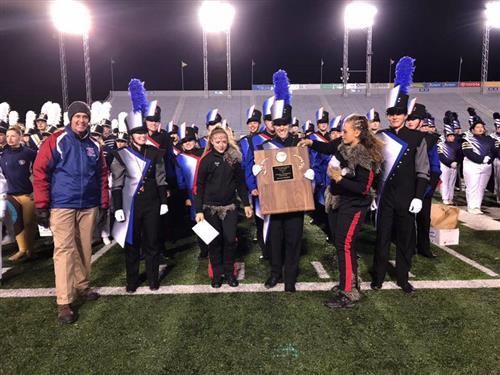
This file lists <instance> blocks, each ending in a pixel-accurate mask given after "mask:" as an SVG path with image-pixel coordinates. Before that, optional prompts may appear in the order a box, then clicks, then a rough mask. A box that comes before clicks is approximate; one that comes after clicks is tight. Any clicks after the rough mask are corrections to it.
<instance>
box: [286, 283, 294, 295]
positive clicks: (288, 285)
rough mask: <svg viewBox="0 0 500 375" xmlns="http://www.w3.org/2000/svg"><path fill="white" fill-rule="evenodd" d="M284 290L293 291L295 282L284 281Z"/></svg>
mask: <svg viewBox="0 0 500 375" xmlns="http://www.w3.org/2000/svg"><path fill="white" fill-rule="evenodd" d="M285 292H288V293H295V283H286V284H285Z"/></svg>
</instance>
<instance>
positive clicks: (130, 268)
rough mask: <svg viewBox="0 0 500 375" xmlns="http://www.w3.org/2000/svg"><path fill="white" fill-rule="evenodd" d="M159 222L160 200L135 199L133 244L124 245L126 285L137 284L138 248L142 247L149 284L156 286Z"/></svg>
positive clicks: (158, 258)
mask: <svg viewBox="0 0 500 375" xmlns="http://www.w3.org/2000/svg"><path fill="white" fill-rule="evenodd" d="M159 223H160V201H159V200H155V201H151V200H140V199H136V202H135V204H134V228H133V231H134V244H133V245H132V246H129V245H127V246H126V247H125V266H126V270H127V285H130V286H134V285H138V284H139V263H140V249H141V248H142V252H143V254H144V258H145V261H146V275H147V278H148V283H149V286H151V287H156V286H158V283H159V280H158V277H159V268H160V246H159V237H158V234H159Z"/></svg>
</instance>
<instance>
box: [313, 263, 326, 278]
mask: <svg viewBox="0 0 500 375" xmlns="http://www.w3.org/2000/svg"><path fill="white" fill-rule="evenodd" d="M311 264H312V266H313V267H314V269H315V270H316V273H317V274H318V277H319V278H320V279H329V278H330V275H329V274H328V272H326V270H325V267H323V265H322V264H321V262H316V261H315V262H311Z"/></svg>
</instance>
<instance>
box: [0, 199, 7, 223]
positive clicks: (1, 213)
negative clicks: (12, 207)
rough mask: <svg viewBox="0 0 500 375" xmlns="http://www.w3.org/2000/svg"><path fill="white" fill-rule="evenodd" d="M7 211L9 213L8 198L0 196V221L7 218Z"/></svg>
mask: <svg viewBox="0 0 500 375" xmlns="http://www.w3.org/2000/svg"><path fill="white" fill-rule="evenodd" d="M5 211H7V196H6V195H5V194H2V195H0V221H1V220H3V219H4V218H5Z"/></svg>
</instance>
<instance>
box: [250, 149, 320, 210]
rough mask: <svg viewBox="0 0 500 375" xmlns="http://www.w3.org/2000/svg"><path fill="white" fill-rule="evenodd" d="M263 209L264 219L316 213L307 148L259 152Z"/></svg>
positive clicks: (261, 205)
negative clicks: (306, 173) (281, 215)
mask: <svg viewBox="0 0 500 375" xmlns="http://www.w3.org/2000/svg"><path fill="white" fill-rule="evenodd" d="M254 155H255V164H256V165H260V166H262V172H260V173H259V174H258V175H257V183H258V189H259V197H260V208H261V210H262V213H263V214H264V215H269V214H282V213H287V212H298V211H311V210H314V198H313V190H312V181H310V180H308V179H307V178H305V177H304V173H305V172H306V171H307V170H308V169H309V152H308V148H307V147H285V148H280V149H272V150H258V151H255V153H254Z"/></svg>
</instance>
